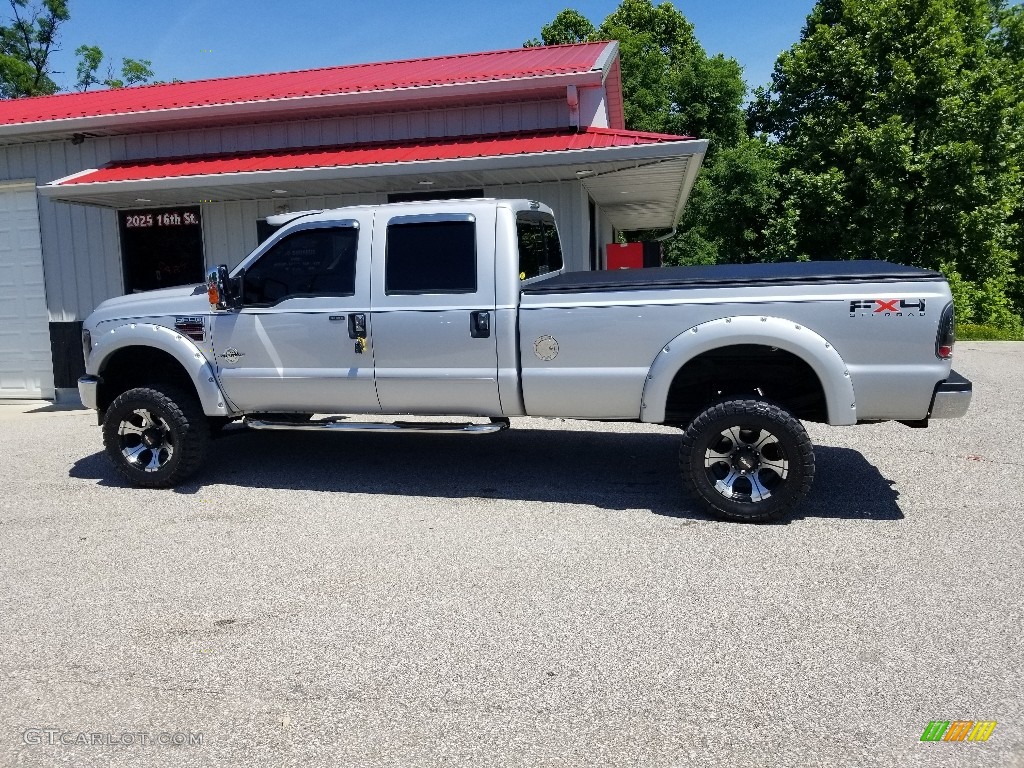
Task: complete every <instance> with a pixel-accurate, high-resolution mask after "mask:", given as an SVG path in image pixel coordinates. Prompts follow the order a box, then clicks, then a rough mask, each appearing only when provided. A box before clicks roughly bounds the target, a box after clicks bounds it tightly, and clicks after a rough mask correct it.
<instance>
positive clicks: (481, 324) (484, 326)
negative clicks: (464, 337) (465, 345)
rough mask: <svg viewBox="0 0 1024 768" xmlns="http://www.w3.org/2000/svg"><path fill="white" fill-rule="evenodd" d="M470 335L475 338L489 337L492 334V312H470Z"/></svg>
mask: <svg viewBox="0 0 1024 768" xmlns="http://www.w3.org/2000/svg"><path fill="white" fill-rule="evenodd" d="M469 335H470V336H472V337H473V338H474V339H487V338H490V336H491V313H490V312H487V311H483V310H481V311H479V312H470V313H469Z"/></svg>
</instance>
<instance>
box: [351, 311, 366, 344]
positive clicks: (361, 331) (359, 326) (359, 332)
mask: <svg viewBox="0 0 1024 768" xmlns="http://www.w3.org/2000/svg"><path fill="white" fill-rule="evenodd" d="M348 337H349V338H350V339H365V338H366V315H364V314H354V315H349V316H348Z"/></svg>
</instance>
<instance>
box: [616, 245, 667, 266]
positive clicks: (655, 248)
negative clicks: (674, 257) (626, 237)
mask: <svg viewBox="0 0 1024 768" xmlns="http://www.w3.org/2000/svg"><path fill="white" fill-rule="evenodd" d="M605 253H606V255H607V262H606V263H607V267H606V268H607V269H640V268H641V267H660V266H661V243H609V244H608V245H607V246H606V247H605Z"/></svg>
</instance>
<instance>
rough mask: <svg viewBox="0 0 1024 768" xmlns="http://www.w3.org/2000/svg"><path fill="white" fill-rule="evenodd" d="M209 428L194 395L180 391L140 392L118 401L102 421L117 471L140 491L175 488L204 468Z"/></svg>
mask: <svg viewBox="0 0 1024 768" xmlns="http://www.w3.org/2000/svg"><path fill="white" fill-rule="evenodd" d="M209 442H210V425H209V422H208V421H207V419H206V415H205V414H204V413H203V410H202V408H201V407H200V405H199V401H198V400H197V399H196V397H195V395H192V394H191V393H187V392H184V391H182V390H180V389H178V388H177V387H171V386H165V385H155V386H153V387H138V388H136V389H129V390H128V391H127V392H124V393H123V394H121V395H119V396H118V397H117V398H115V400H114V402H112V403H111V404H110V407H109V408H107V412H106V417H105V418H104V420H103V446H104V448H106V452H107V457H108V458H109V459H110V461H111V462H112V463H113V465H114V468H115V469H117V471H118V472H120V473H121V474H122V475H123V476H124V477H125V479H127V480H128V482H129V483H131V484H132V485H134V486H136V487H140V488H170V487H172V486H174V485H177V484H178V483H179V482H181V481H182V480H184V479H185V478H186V477H188V476H189V475H191V474H193V473H194V472H195V471H196V470H197V469H199V467H200V466H201V465H202V463H203V460H204V459H205V458H206V451H207V448H208V446H209Z"/></svg>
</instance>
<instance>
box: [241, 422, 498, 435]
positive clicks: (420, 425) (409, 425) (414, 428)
mask: <svg viewBox="0 0 1024 768" xmlns="http://www.w3.org/2000/svg"><path fill="white" fill-rule="evenodd" d="M244 423H245V425H246V426H247V427H249V428H250V429H280V430H289V431H299V432H319V431H323V430H331V431H340V432H433V433H435V434H441V435H492V434H494V433H495V432H501V431H502V430H503V429H508V427H509V421H508V419H504V418H494V419H491V423H490V424H471V423H465V424H445V423H441V422H436V421H395V422H392V423H391V424H386V423H384V422H374V421H363V422H360V421H339V420H338V419H333V418H328V419H317V420H316V421H302V422H298V423H293V422H288V421H258V420H257V421H250V420H249V419H245V421H244Z"/></svg>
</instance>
